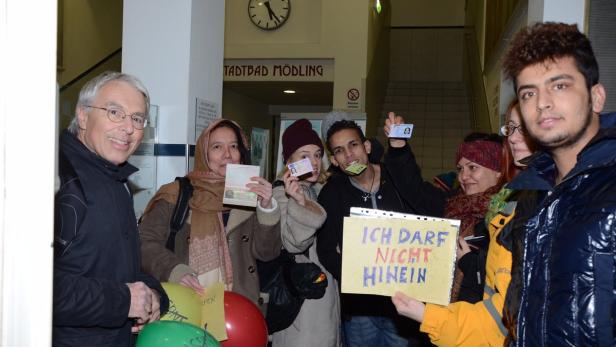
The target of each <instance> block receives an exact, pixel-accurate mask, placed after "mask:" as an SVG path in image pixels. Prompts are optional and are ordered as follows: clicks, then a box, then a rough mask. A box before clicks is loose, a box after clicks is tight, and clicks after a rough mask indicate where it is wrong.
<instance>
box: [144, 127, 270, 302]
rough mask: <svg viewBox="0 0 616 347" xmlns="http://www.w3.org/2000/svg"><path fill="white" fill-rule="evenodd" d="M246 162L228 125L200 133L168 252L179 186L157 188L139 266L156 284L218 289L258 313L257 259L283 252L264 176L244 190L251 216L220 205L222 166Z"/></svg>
mask: <svg viewBox="0 0 616 347" xmlns="http://www.w3.org/2000/svg"><path fill="white" fill-rule="evenodd" d="M249 155H250V154H249V151H248V145H247V142H246V137H245V136H244V134H243V132H242V130H241V128H240V127H239V125H237V123H235V122H233V121H231V120H226V119H220V120H217V121H215V122H213V123H212V124H210V126H209V127H208V128H207V129H205V130H204V131H203V132H202V133H201V135H200V136H199V139H198V140H197V144H196V146H195V166H194V170H193V171H191V172H190V173H188V175H187V177H188V178H189V179H190V183H191V185H192V186H193V188H194V192H193V194H192V197H191V198H190V200H189V207H190V210H189V216H188V219H187V221H186V223H185V224H184V226H183V227H182V228H181V229H180V230H179V231H178V232H177V234H176V236H175V247H174V250H170V249H168V248H166V244H167V240H168V238H169V235H170V221H171V218H172V215H173V212H174V208H175V205H176V203H177V201H178V194H179V184H178V182H177V181H176V182H173V183H169V184H166V185H164V186H162V187H161V188H160V190H159V191H158V192H157V193H156V195H155V196H154V198H152V200H151V201H150V203H149V204H148V206H147V208H146V210H145V212H144V216H143V219H142V222H141V224H140V226H139V231H140V235H141V253H142V267H143V269H144V270H145V271H146V272H148V273H150V274H152V275H154V276H155V277H156V278H157V279H158V280H160V281H163V282H166V281H168V282H175V283H180V284H182V285H184V286H187V287H189V288H192V289H194V290H195V291H198V292H200V291H202V290H203V287H208V286H210V285H212V284H214V283H216V282H222V283H224V285H225V289H226V290H231V291H233V292H236V293H239V294H242V295H244V296H246V297H247V298H249V299H250V300H252V301H253V302H254V303H255V304H257V305H258V306H259V307H260V308H261V309H262V311H263V310H264V305H263V304H264V303H263V300H262V299H261V298H260V297H259V278H258V274H257V265H256V259H259V260H263V261H269V260H272V259H274V258H275V257H276V256H277V255H278V254H279V253H280V248H281V239H280V210H279V208H278V206H277V203H276V200H274V199H273V198H272V186H271V184H270V183H269V182H267V180H265V179H264V178H262V177H252V178H251V179H252V181H253V182H252V183H249V184H247V188H249V190H250V191H252V192H254V193H256V195H257V197H258V198H257V207H256V209H254V208H252V209H251V208H243V207H230V206H226V205H223V192H224V185H225V175H226V167H227V164H248V163H249Z"/></svg>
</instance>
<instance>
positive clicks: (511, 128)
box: [500, 122, 524, 136]
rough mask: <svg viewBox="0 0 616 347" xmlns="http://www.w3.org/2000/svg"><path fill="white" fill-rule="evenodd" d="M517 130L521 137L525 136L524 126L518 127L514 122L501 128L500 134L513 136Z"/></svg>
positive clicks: (519, 125)
mask: <svg viewBox="0 0 616 347" xmlns="http://www.w3.org/2000/svg"><path fill="white" fill-rule="evenodd" d="M516 130H517V131H518V132H519V133H520V135H524V132H523V131H522V124H518V125H516V124H515V123H513V122H510V123H507V124H505V125H503V126H502V127H501V128H500V133H501V135H503V136H511V135H513V133H514V132H515V131H516Z"/></svg>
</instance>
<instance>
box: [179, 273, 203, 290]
mask: <svg viewBox="0 0 616 347" xmlns="http://www.w3.org/2000/svg"><path fill="white" fill-rule="evenodd" d="M180 284H181V285H183V286H185V287H188V288H190V289H192V290H194V291H195V292H197V293H199V294H202V293H203V290H204V289H203V286H201V283H199V280H198V279H197V278H196V277H195V276H193V275H192V274H187V275H184V276H183V277H182V279H180Z"/></svg>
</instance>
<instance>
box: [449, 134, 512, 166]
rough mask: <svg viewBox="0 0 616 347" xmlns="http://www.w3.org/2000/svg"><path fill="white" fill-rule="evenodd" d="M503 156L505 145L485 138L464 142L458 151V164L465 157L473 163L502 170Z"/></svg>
mask: <svg viewBox="0 0 616 347" xmlns="http://www.w3.org/2000/svg"><path fill="white" fill-rule="evenodd" d="M502 156H503V147H502V145H501V144H499V143H497V142H494V141H485V140H476V141H470V142H462V143H461V144H460V146H459V147H458V152H457V153H456V164H458V162H459V161H460V159H461V158H462V157H464V158H466V159H468V160H470V161H472V162H473V163H477V164H479V165H481V166H484V167H487V168H488V169H492V170H494V171H497V172H500V171H501V161H502Z"/></svg>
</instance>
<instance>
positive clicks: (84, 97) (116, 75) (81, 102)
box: [67, 71, 150, 136]
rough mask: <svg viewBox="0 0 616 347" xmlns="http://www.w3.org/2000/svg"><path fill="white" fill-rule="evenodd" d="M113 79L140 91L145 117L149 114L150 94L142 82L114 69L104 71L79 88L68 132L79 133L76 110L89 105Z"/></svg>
mask: <svg viewBox="0 0 616 347" xmlns="http://www.w3.org/2000/svg"><path fill="white" fill-rule="evenodd" d="M113 81H120V82H125V83H128V84H129V85H131V86H132V87H133V88H135V89H137V90H138V91H139V92H141V94H143V98H144V101H145V114H146V117H147V116H148V115H149V112H150V94H149V93H148V90H147V89H146V88H145V86H144V85H143V83H142V82H141V81H140V80H139V79H138V78H137V77H135V76H133V75H129V74H125V73H120V72H115V71H106V72H103V73H102V74H100V75H98V76H96V77H94V78H93V79H91V80H90V81H88V83H86V84H85V85H84V86H83V88H81V91H80V92H79V99H78V100H77V106H76V107H75V117H74V118H73V120H71V124H69V125H68V128H67V129H68V131H69V132H70V133H72V134H73V135H75V136H77V135H78V134H79V121H78V119H77V110H79V108H83V107H86V106H88V105H91V104H92V102H93V101H94V99H95V98H96V96H97V95H98V92H99V91H100V90H101V88H103V87H104V86H105V85H106V84H107V83H109V82H113Z"/></svg>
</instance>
